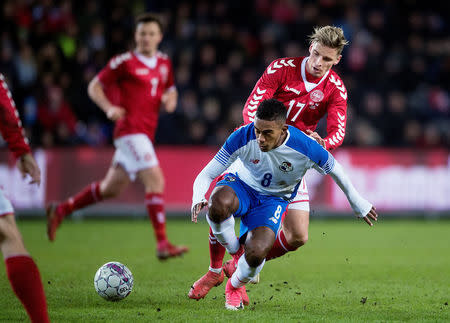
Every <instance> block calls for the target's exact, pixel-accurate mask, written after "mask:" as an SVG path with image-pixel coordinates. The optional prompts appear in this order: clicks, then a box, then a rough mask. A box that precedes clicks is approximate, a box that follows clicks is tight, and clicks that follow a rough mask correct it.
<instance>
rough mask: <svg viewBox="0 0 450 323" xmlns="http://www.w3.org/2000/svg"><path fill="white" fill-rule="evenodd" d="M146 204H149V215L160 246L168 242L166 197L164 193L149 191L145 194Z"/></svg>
mask: <svg viewBox="0 0 450 323" xmlns="http://www.w3.org/2000/svg"><path fill="white" fill-rule="evenodd" d="M145 204H146V206H147V211H148V216H149V218H150V220H151V221H152V224H153V229H155V236H156V241H157V243H158V246H160V245H163V244H166V243H167V242H168V240H167V234H166V215H165V213H164V199H163V196H162V194H159V193H147V194H145Z"/></svg>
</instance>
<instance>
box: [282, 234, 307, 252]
mask: <svg viewBox="0 0 450 323" xmlns="http://www.w3.org/2000/svg"><path fill="white" fill-rule="evenodd" d="M285 235H286V241H287V243H288V244H289V245H290V246H291V247H294V248H298V247H301V246H303V245H305V244H306V243H307V242H308V232H302V231H300V232H297V231H294V232H289V234H286V233H285Z"/></svg>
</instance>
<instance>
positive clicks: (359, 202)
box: [329, 159, 378, 226]
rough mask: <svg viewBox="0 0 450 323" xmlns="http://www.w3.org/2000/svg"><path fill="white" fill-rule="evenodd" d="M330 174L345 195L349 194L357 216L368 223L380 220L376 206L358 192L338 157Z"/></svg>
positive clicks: (348, 196) (348, 198)
mask: <svg viewBox="0 0 450 323" xmlns="http://www.w3.org/2000/svg"><path fill="white" fill-rule="evenodd" d="M329 175H331V177H332V178H333V180H334V181H335V183H336V184H338V185H339V187H340V188H341V190H342V191H343V192H344V194H345V196H347V200H348V201H349V202H350V205H351V207H352V209H353V211H354V212H355V214H356V216H357V217H359V218H361V217H362V218H363V219H364V221H366V223H367V224H368V225H370V226H373V223H372V221H371V220H373V221H377V220H378V214H377V212H376V211H375V207H374V206H373V205H372V204H371V203H370V202H369V201H367V200H366V199H364V198H363V197H362V196H361V195H360V194H359V193H358V191H357V190H356V189H355V187H354V186H353V184H352V182H351V181H350V179H349V178H348V176H347V174H346V173H345V171H344V168H343V167H342V166H341V164H339V162H338V161H337V160H336V159H335V160H334V167H333V169H332V170H331V172H330V173H329Z"/></svg>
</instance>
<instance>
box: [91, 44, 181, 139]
mask: <svg viewBox="0 0 450 323" xmlns="http://www.w3.org/2000/svg"><path fill="white" fill-rule="evenodd" d="M98 78H99V80H100V82H101V83H102V85H103V86H104V88H105V92H106V93H108V92H109V93H111V91H117V92H118V93H112V96H113V97H114V99H112V101H113V103H114V104H115V105H118V106H121V107H122V108H124V109H125V110H126V114H125V117H124V118H122V119H120V120H117V121H116V125H115V129H114V138H118V137H121V136H124V135H129V134H135V133H143V134H146V135H147V136H148V137H149V138H150V139H151V140H152V141H153V139H154V136H155V131H156V126H157V124H158V117H159V108H160V105H161V97H162V95H163V93H164V92H165V91H166V90H167V89H169V88H171V87H174V86H175V85H174V76H173V69H172V63H171V61H170V59H169V58H168V57H167V56H166V55H164V54H162V53H161V52H157V53H156V54H155V55H154V56H153V57H151V58H146V57H143V56H142V55H139V54H137V53H134V52H126V53H124V54H121V55H118V56H115V57H113V58H112V59H111V60H110V61H109V63H108V65H107V66H105V67H104V68H103V69H102V70H101V71H100V72H99V74H98Z"/></svg>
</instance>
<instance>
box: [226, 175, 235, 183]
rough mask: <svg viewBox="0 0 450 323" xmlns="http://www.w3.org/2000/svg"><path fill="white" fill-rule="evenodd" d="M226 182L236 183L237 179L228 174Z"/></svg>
mask: <svg viewBox="0 0 450 323" xmlns="http://www.w3.org/2000/svg"><path fill="white" fill-rule="evenodd" d="M224 180H226V181H228V182H234V181H235V180H236V177H234V175H231V174H227V175H225V178H224Z"/></svg>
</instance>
